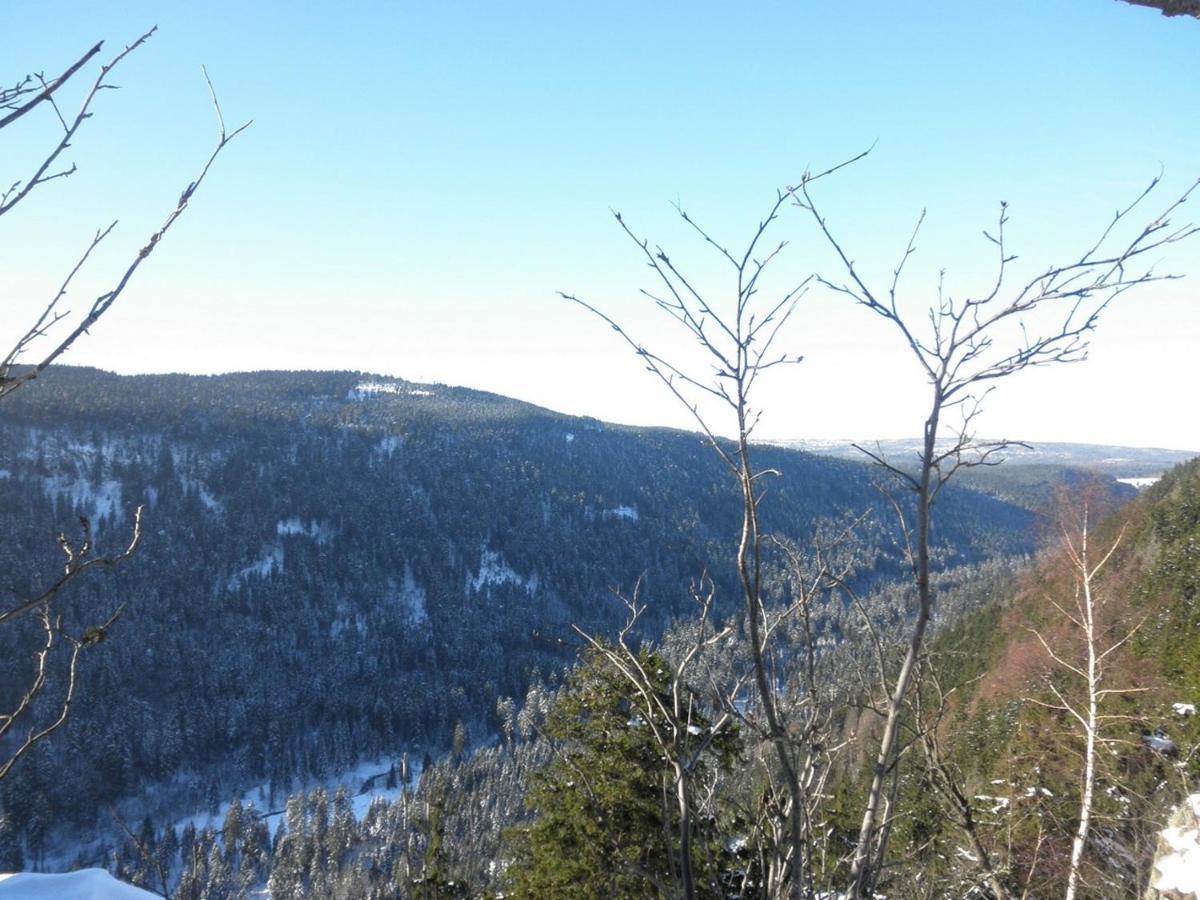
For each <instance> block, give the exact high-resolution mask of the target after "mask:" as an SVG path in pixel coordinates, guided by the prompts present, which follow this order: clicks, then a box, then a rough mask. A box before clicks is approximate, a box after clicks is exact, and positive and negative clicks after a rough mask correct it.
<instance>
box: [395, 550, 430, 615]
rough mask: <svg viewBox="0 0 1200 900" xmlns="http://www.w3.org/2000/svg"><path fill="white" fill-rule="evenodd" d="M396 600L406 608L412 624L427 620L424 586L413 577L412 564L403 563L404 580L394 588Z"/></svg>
mask: <svg viewBox="0 0 1200 900" xmlns="http://www.w3.org/2000/svg"><path fill="white" fill-rule="evenodd" d="M395 597H396V600H397V602H399V603H400V604H402V605H403V606H404V608H405V609H407V610H408V618H409V621H411V622H412V623H413V624H414V625H424V624H425V623H426V622H428V621H429V612H428V610H426V608H425V599H426V594H425V588H423V587H421V585H419V584H417V580H416V579H415V578H414V577H413V571H412V566H410V565H409V564H408V563H407V562H405V563H404V581H403V582H401V584H400V585H399V586H398V588H397V589H396V594H395Z"/></svg>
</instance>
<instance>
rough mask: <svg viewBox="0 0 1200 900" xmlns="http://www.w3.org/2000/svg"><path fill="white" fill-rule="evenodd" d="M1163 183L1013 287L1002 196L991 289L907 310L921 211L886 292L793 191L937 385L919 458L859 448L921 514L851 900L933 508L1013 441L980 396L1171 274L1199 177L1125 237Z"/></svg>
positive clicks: (839, 285)
mask: <svg viewBox="0 0 1200 900" xmlns="http://www.w3.org/2000/svg"><path fill="white" fill-rule="evenodd" d="M1159 182H1160V178H1155V179H1154V180H1153V181H1152V182H1151V183H1150V185H1149V186H1148V187H1147V188H1146V189H1145V190H1144V191H1142V192H1141V194H1139V195H1138V197H1137V198H1136V199H1135V200H1134V201H1133V202H1132V203H1131V204H1129V205H1128V206H1127V207H1125V208H1123V209H1120V210H1118V211H1117V213H1116V214H1115V216H1114V217H1113V219H1112V221H1111V222H1109V223H1108V225H1107V226H1106V227H1105V228H1103V229H1102V230H1101V232H1100V234H1099V237H1098V238H1097V239H1096V241H1095V242H1094V243H1092V244H1090V245H1089V246H1088V247H1087V248H1086V249H1085V250H1084V252H1083V253H1082V254H1081V255H1080V256H1079V257H1077V258H1075V259H1073V260H1072V261H1070V262H1067V263H1065V264H1054V265H1051V266H1049V267H1048V268H1046V269H1044V270H1042V271H1040V272H1039V273H1038V274H1036V275H1034V276H1033V277H1031V278H1028V279H1027V280H1024V281H1017V282H1016V283H1015V284H1010V282H1012V281H1013V280H1014V279H1013V276H1012V275H1011V269H1012V263H1013V262H1014V260H1015V259H1016V256H1015V255H1013V254H1012V253H1011V252H1010V250H1009V247H1008V245H1007V242H1006V236H1005V226H1006V225H1007V223H1008V209H1007V205H1006V204H1003V203H1002V204H1001V205H1000V214H999V217H998V221H997V224H996V228H995V231H994V233H993V232H988V231H985V232H984V235H985V237H986V238H987V240H988V241H989V242H990V243H991V244H992V245H993V246H994V248H995V251H996V264H995V276H994V278H993V279H992V280H991V281H990V283H989V284H988V285H987V287H986V288H985V289H984V291H983V292H982V293H981V294H979V295H975V296H968V297H966V298H965V299H956V298H955V297H954V296H952V295H951V294H949V293H948V291H947V290H946V287H945V278H944V274H945V273H944V271H943V273H942V275H941V277H939V279H938V282H937V285H936V288H935V293H934V299H933V302H932V304H931V305H930V306H928V307H927V308H924V309H918V310H916V312H915V314H910V313H909V312H907V311H906V310H904V309H903V308H902V306H901V303H900V293H899V289H900V284H901V279H902V276H903V273H904V269H905V265H906V263H907V262H908V260H909V258H910V257H911V256H912V255H913V253H914V252H915V249H916V238H917V235H918V233H919V231H920V228H921V224H922V223H923V222H924V219H925V213H924V212H922V213H921V215H920V216H919V217H918V219H917V224H916V226H915V228H914V229H913V232H912V234H911V236H910V237H909V239H908V243H907V245H906V246H905V248H904V251H903V253H902V254H901V256H900V260H899V262H898V264H897V265H896V267H895V268H894V270H893V272H892V278H891V281H890V283H888V284H887V285H886V286H885V287H884V288H883V289H882V290H881V289H879V288H878V287H872V286H871V285H869V284H868V280H867V278H866V277H865V276H864V275H863V274H862V273H861V272H860V271H859V269H858V267H857V266H856V265H855V263H854V261H853V259H854V258H853V255H852V254H851V253H850V252H849V251H848V250H847V249H846V244H845V243H844V242H843V241H842V240H841V239H839V238H838V237H836V236H835V234H834V231H833V228H832V226H831V225H830V223H829V220H828V218H827V217H826V216H825V215H824V214H823V213H822V212H820V210H819V208H818V206H817V203H816V201H815V200H814V198H813V195H812V193H811V191H810V186H811V183H812V180H811V179H805V180H803V181H802V182H801V184H800V185H799V187H797V188H795V189H793V190H792V192H791V193H792V195H793V196H794V197H795V198H796V204H797V205H798V206H799V207H800V208H801V209H803V210H805V211H807V212H808V213H809V214H810V215H811V218H812V220H813V221H814V222H815V224H816V226H817V228H818V229H819V231H820V233H821V234H822V235H823V236H824V238H825V241H826V242H827V244H828V245H829V247H830V248H831V249H832V251H833V252H834V255H835V256H836V258H837V259H838V261H839V262H840V264H841V267H842V269H843V277H842V278H839V279H837V280H833V279H830V278H827V277H820V278H819V280H820V282H821V283H822V284H823V285H824V286H825V287H826V288H828V289H830V290H832V291H834V292H836V293H838V294H841V295H843V296H846V297H848V298H850V299H851V300H852V301H854V302H855V303H856V304H858V305H860V306H862V307H863V308H865V309H867V310H869V311H870V312H871V313H873V314H875V315H877V316H879V317H880V318H881V319H883V320H884V321H886V322H887V323H889V325H891V326H892V327H894V329H895V330H896V333H897V334H898V335H899V337H900V339H901V340H902V342H903V345H904V346H905V347H906V348H907V349H908V351H909V352H910V353H911V355H912V356H913V357H914V358H915V360H916V361H917V363H918V364H919V365H920V367H921V370H922V371H923V372H924V374H925V377H926V380H927V382H928V385H929V389H930V398H929V406H928V410H929V412H928V415H927V416H926V419H925V423H924V429H923V441H922V446H921V450H920V452H919V453H918V456H917V459H916V461H915V464H910V465H905V464H901V463H897V462H894V461H892V460H889V459H887V458H885V456H884V454H883V453H882V451H881V450H879V449H878V448H877V449H875V450H871V449H869V448H864V447H860V448H859V449H860V450H861V451H862V452H863V453H864V454H865V455H866V456H867V457H868V458H869V459H871V460H872V461H873V462H874V463H875V464H876V465H878V466H879V467H880V468H882V469H883V470H884V471H885V472H887V473H888V474H889V475H890V476H891V477H892V478H893V479H894V482H895V483H896V484H897V485H899V487H900V488H901V489H902V490H903V491H906V492H908V493H910V494H911V495H913V497H914V499H915V513H914V516H915V522H909V521H908V520H907V518H906V516H905V515H904V513H903V506H902V504H900V503H899V502H894V504H893V505H894V508H895V509H896V511H897V513H898V514H899V522H900V529H901V532H902V534H903V539H904V542H905V545H906V547H907V552H908V557H909V561H910V564H911V567H912V572H913V579H914V585H915V589H916V595H917V609H916V614H915V617H914V618H913V622H912V627H911V631H910V632H909V635H908V638H907V641H906V644H907V646H906V649H905V652H904V657H903V660H902V661H901V663H900V667H899V670H898V671H897V673H896V674H895V676H894V679H893V680H892V681H891V684H890V691H889V696H888V697H887V701H886V704H885V717H884V723H883V731H882V735H881V737H880V742H879V749H878V753H877V755H876V759H875V765H874V771H873V774H872V780H871V786H870V790H869V793H868V797H867V800H866V804H865V808H864V810H863V815H862V822H861V826H860V829H859V836H858V840H857V842H856V845H855V848H854V851H853V855H852V858H851V869H850V879H851V884H850V896H851V897H853V898H861V897H867V896H870V895H871V893H872V891H873V889H874V887H875V885H876V883H877V882H878V880H879V877H880V875H881V873H882V871H883V868H884V863H885V857H886V852H887V843H888V837H889V834H890V817H889V816H886V815H884V814H882V810H883V806H884V804H885V803H886V797H885V786H886V783H887V782H888V780H889V778H890V779H893V784H894V778H895V776H896V774H897V772H898V766H899V763H900V760H899V755H898V751H899V749H900V743H899V738H900V732H901V724H902V720H903V718H904V715H905V710H906V696H907V694H908V692H909V689H910V688H911V687H912V685H913V681H914V674H915V673H916V671H917V669H918V666H919V663H920V660H921V652H922V645H923V643H924V639H925V635H926V631H927V629H928V627H929V623H930V618H931V616H932V613H933V608H934V597H933V594H932V591H931V589H930V571H931V556H930V553H931V542H932V539H931V527H932V523H933V509H934V505H935V503H936V501H937V499H938V496H939V494H940V493H941V491H942V489H943V488H944V487H945V486H946V484H947V483H949V481H950V480H951V479H952V478H953V477H954V475H955V474H956V473H957V472H959V471H960V470H962V469H965V468H972V467H976V466H988V465H996V464H998V463H999V462H1000V461H1001V457H1000V456H999V455H998V454H1001V453H1002V451H1004V450H1005V449H1006V448H1008V447H1011V446H1013V445H1014V443H1017V442H1013V441H1009V440H998V441H989V440H980V439H979V438H977V436H976V431H975V426H976V423H977V421H978V418H979V415H980V413H981V411H982V404H983V402H984V400H985V399H986V397H987V395H988V394H989V393H990V391H991V390H992V388H993V387H994V386H995V384H996V383H997V382H999V381H1001V380H1003V379H1005V378H1008V377H1009V376H1012V375H1015V374H1018V373H1020V372H1024V371H1025V370H1027V369H1032V368H1037V367H1041V366H1049V365H1057V364H1060V363H1072V362H1079V361H1082V360H1084V359H1085V358H1086V356H1087V349H1088V343H1089V340H1090V337H1091V334H1092V332H1093V331H1094V330H1095V329H1096V327H1097V325H1098V323H1099V320H1100V317H1101V314H1102V313H1103V312H1104V310H1105V309H1106V308H1107V307H1108V305H1109V304H1110V303H1111V302H1112V301H1113V300H1114V299H1115V298H1117V297H1118V296H1120V295H1121V294H1123V293H1124V292H1126V291H1128V290H1131V289H1132V288H1135V287H1139V286H1143V285H1146V284H1149V283H1151V282H1154V281H1158V280H1162V279H1165V278H1170V277H1172V276H1160V275H1156V274H1154V272H1153V270H1152V269H1151V268H1149V267H1148V266H1147V267H1140V266H1139V264H1140V263H1141V262H1142V261H1143V258H1144V257H1146V255H1147V254H1149V253H1151V252H1153V251H1156V250H1160V249H1163V248H1165V247H1167V246H1168V245H1171V244H1175V243H1178V242H1179V241H1182V240H1184V239H1186V238H1188V237H1190V236H1192V235H1193V234H1195V233H1196V231H1197V229H1196V228H1194V227H1193V226H1191V225H1184V226H1182V227H1175V226H1173V225H1172V224H1171V216H1172V215H1173V214H1174V213H1175V212H1176V211H1177V210H1178V209H1179V207H1180V206H1181V205H1182V204H1183V203H1184V202H1186V200H1187V199H1188V197H1189V196H1190V195H1191V194H1192V193H1193V191H1195V189H1196V187H1197V184H1200V182H1197V183H1193V184H1192V185H1191V186H1190V187H1188V188H1187V189H1186V190H1185V191H1184V192H1183V193H1182V195H1181V196H1179V197H1178V198H1177V199H1175V200H1174V201H1172V202H1171V203H1170V204H1168V205H1167V207H1166V208H1165V209H1164V210H1163V211H1162V212H1161V213H1159V214H1158V215H1155V216H1153V217H1152V218H1151V219H1150V220H1149V221H1148V222H1147V223H1146V224H1145V225H1143V226H1141V227H1138V228H1135V229H1134V230H1133V232H1132V234H1127V235H1126V234H1123V231H1124V227H1125V226H1127V225H1128V224H1129V220H1130V218H1131V216H1133V215H1134V214H1135V213H1136V212H1138V211H1140V207H1141V206H1142V204H1143V202H1144V201H1145V200H1146V198H1147V197H1149V196H1150V195H1151V194H1152V193H1153V192H1154V190H1155V188H1156V187H1157V186H1158V185H1159ZM952 414H957V415H958V421H957V422H955V423H953V424H951V425H950V426H949V429H948V434H949V436H948V438H947V439H943V438H942V434H943V429H945V428H946V424H947V423H946V421H945V419H946V417H947V416H948V415H952Z"/></svg>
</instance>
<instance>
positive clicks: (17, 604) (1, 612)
mask: <svg viewBox="0 0 1200 900" xmlns="http://www.w3.org/2000/svg"><path fill="white" fill-rule="evenodd" d="M156 30H157V26H156V27H155V28H151V29H150V30H149V31H147V32H146V33H145V34H143V35H141V36H140V37H139V38H138V39H137V40H135V41H133V42H132V43H131V44H129V45H128V46H126V47H125V48H124V49H123V50H121V52H119V53H117V54H116V55H115V56H113V57H112V58H111V59H110V60H109V61H108V62H107V63H103V64H101V65H100V68H99V71H98V73H97V74H96V76H95V77H94V79H93V80H92V81H91V83H90V85H89V86H88V88H87V89H86V90H85V92H84V94H83V99H82V101H81V103H80V105H79V107H78V111H77V112H75V114H74V115H73V116H67V115H64V113H63V108H62V101H63V96H64V94H65V92H66V86H67V85H68V83H69V82H71V81H72V79H74V78H75V77H76V76H78V75H79V73H80V72H83V71H85V70H86V69H87V67H88V66H89V64H90V63H91V62H92V61H93V60H94V59H95V58H96V57H97V56H99V54H100V53H101V51H102V49H103V43H98V44H96V45H95V46H93V47H91V48H90V49H88V50H87V51H86V52H85V53H83V54H82V55H80V57H79V58H78V59H77V60H75V62H73V63H72V64H70V65H69V66H67V67H66V68H65V69H64V70H63V71H62V73H61V74H59V75H58V76H57V77H52V78H49V79H48V78H47V77H46V75H45V74H44V73H42V72H37V73H33V74H30V75H26V76H25V77H24V78H22V79H20V80H18V81H17V82H16V83H15V84H14V85H13V86H12V87H7V88H0V131H3V130H4V129H7V128H11V127H13V126H14V125H16V124H18V123H22V124H24V123H28V122H31V121H33V119H32V118H29V119H26V118H25V117H26V116H29V115H30V114H38V113H45V112H49V113H51V114H53V116H54V118H55V119H56V120H57V122H58V125H59V126H60V127H61V134H60V135H59V136H58V138H57V139H56V140H55V141H54V143H53V145H52V146H50V147H49V148H48V149H47V150H46V152H45V153H44V155H42V158H41V160H40V162H38V163H37V164H36V165H35V166H34V168H33V171H32V173H31V174H29V175H27V176H26V177H23V178H20V179H18V180H16V181H14V182H12V183H11V184H10V186H9V187H8V188H7V189H3V190H0V216H4V215H8V214H9V213H11V212H12V211H13V210H14V209H16V208H17V207H18V205H19V204H21V203H22V202H23V201H25V200H26V199H28V198H29V197H30V196H31V195H32V193H33V192H34V191H35V190H37V189H39V188H41V187H42V186H44V185H46V184H47V183H49V182H51V181H56V180H59V179H65V178H68V177H69V176H71V175H73V174H74V173H75V172H76V171H77V165H76V164H75V163H74V162H72V163H70V164H69V165H67V164H66V163H65V162H64V161H63V157H64V155H65V154H66V151H67V150H68V149H69V148H70V147H71V144H72V141H73V140H74V138H75V137H76V135H77V134H78V133H79V131H80V129H81V128H82V127H83V126H84V124H85V123H86V122H87V121H88V120H90V119H91V118H92V117H93V115H94V106H95V104H96V101H97V99H98V98H99V96H100V94H101V92H103V91H106V90H110V89H113V88H115V87H117V85H115V84H113V83H112V81H111V76H112V73H113V70H114V69H115V68H116V67H117V66H118V65H119V64H120V63H121V62H122V60H124V59H125V58H126V57H127V56H128V55H129V54H131V53H133V52H134V51H135V50H137V49H138V48H139V47H141V46H142V45H143V44H145V43H146V41H148V40H149V39H150V37H151V36H152V35H153V34H154V33H155V31H156ZM204 79H205V82H206V84H207V86H208V90H209V96H210V98H211V100H212V104H213V109H214V111H215V113H216V118H217V126H218V135H217V143H216V146H215V147H214V149H213V150H212V152H211V153H210V154H209V156H208V158H207V159H206V160H205V162H204V164H203V166H202V167H201V169H200V172H199V174H198V175H197V176H196V178H195V180H194V181H192V182H190V183H189V184H188V185H187V187H186V188H184V190H183V191H182V193H180V195H179V199H178V201H176V203H175V206H174V208H173V209H172V210H171V211H170V213H169V214H168V215H167V217H166V219H165V220H164V221H163V223H162V224H161V225H160V226H159V227H158V228H157V229H156V230H155V231H154V232H153V233H151V235H150V236H149V239H148V240H147V241H146V243H145V244H144V245H143V246H142V247H141V249H140V250H139V251H138V252H137V253H136V255H135V256H134V257H133V259H132V260H131V261H130V262H129V263H128V264H127V265H126V266H125V268H124V269H123V270H121V271H120V272H119V273H118V274H117V275H116V277H115V278H114V280H113V282H112V286H111V287H110V288H109V289H108V290H106V291H105V292H103V293H101V294H99V295H97V296H95V297H94V298H92V299H91V300H90V302H89V303H88V305H87V307H86V311H85V312H84V313H83V314H82V315H81V316H75V317H73V316H72V314H71V312H70V311H69V310H66V309H64V308H63V304H64V301H65V298H66V296H67V293H68V291H69V289H70V288H71V285H72V282H73V281H74V279H75V277H76V276H77V275H78V274H79V272H80V271H81V270H82V269H83V268H84V266H85V265H86V264H87V262H88V259H89V257H90V256H91V254H92V252H93V251H94V250H95V249H96V248H97V247H98V246H99V245H100V244H101V243H102V242H103V241H104V240H105V239H106V238H108V237H109V236H110V235H111V234H112V233H113V231H114V229H115V228H116V225H117V223H116V222H115V221H114V222H112V223H111V224H110V225H108V226H107V227H104V228H101V229H99V230H97V232H96V234H95V236H94V237H93V238H92V240H91V241H90V243H89V244H88V246H87V247H86V248H85V249H84V251H83V253H82V254H81V255H80V256H79V258H78V260H77V261H76V262H75V264H74V266H73V267H72V268H71V269H70V271H69V272H68V273H67V275H66V277H65V278H64V279H63V280H62V281H61V282H60V284H59V287H58V289H57V290H56V291H55V292H54V293H53V295H52V296H51V297H50V299H49V301H48V302H47V303H46V305H45V307H44V308H43V309H42V310H41V313H40V314H39V315H38V316H37V317H36V318H35V319H34V320H33V322H32V323H31V324H30V325H29V326H28V327H27V328H25V329H24V330H23V331H21V332H20V334H19V336H18V337H17V338H16V340H15V343H14V344H13V345H12V347H11V348H10V349H9V350H8V351H7V353H5V354H4V356H3V357H0V399H3V398H5V397H7V396H9V395H10V394H12V393H13V392H14V391H16V390H19V389H20V388H22V387H24V386H25V385H27V384H28V383H29V382H31V381H33V380H34V379H35V378H37V377H38V376H39V375H41V373H42V372H44V371H45V370H46V368H47V367H49V366H50V365H51V364H52V363H53V362H54V361H55V360H57V359H58V358H59V357H61V356H62V355H63V354H64V353H65V352H66V351H67V350H69V349H70V348H71V346H72V345H74V344H75V342H76V341H77V340H79V339H80V338H81V337H82V336H83V335H84V334H86V333H87V332H88V330H89V329H90V328H92V327H93V326H95V324H96V323H97V322H98V321H99V320H100V318H101V317H102V316H104V315H105V314H106V313H108V311H109V310H110V309H111V308H112V306H113V304H114V303H116V301H117V299H118V298H119V297H120V296H121V294H122V293H123V292H124V291H125V289H126V288H127V287H128V285H129V283H130V281H131V280H132V279H133V277H134V275H135V273H136V272H137V270H138V269H139V268H140V267H141V265H142V264H143V263H144V262H145V261H146V260H147V259H148V258H149V257H150V254H151V253H153V252H154V250H155V248H156V247H157V246H158V244H159V242H160V241H161V240H162V239H163V237H164V236H165V235H166V233H167V232H168V231H169V230H170V228H171V227H172V226H173V225H174V224H175V222H176V221H177V220H178V219H179V217H180V216H181V215H183V213H184V211H185V210H186V209H187V207H188V203H189V202H190V201H191V199H192V197H193V195H194V194H195V192H196V190H197V189H198V188H199V187H200V185H201V184H202V183H203V181H204V179H205V178H206V177H207V176H208V172H209V169H210V168H211V167H212V164H213V162H215V160H216V158H217V156H218V155H219V154H220V153H221V151H222V150H224V149H225V146H226V145H227V144H228V143H229V142H230V141H231V140H233V138H235V137H236V136H237V135H238V134H240V133H241V132H242V131H243V130H244V129H245V128H247V127H248V126H249V124H250V123H249V122H247V123H245V124H244V125H241V126H239V127H238V128H235V129H234V130H232V131H227V130H226V127H225V120H224V117H223V115H222V113H221V107H220V104H219V103H218V102H217V96H216V92H215V90H213V86H212V82H211V81H210V80H209V79H208V73H207V72H204ZM73 318H74V321H72V319H73ZM141 519H142V509H141V507H138V509H137V511H136V513H135V514H134V521H133V526H132V529H131V534H130V538H129V540H128V541H127V542H126V544H125V548H124V549H123V550H122V551H120V552H119V553H116V554H113V555H108V556H103V555H99V554H97V552H96V550H95V546H94V542H93V536H92V531H91V526H90V524H89V523H88V521H87V520H86V519H83V520H82V521H81V531H82V534H81V537H80V539H79V540H78V541H70V540H68V539H67V537H66V536H65V535H60V536H59V538H58V543H59V547H60V548H61V549H62V551H63V553H64V555H65V556H66V563H65V565H64V568H63V572H62V574H61V575H60V576H59V577H58V578H57V579H56V580H55V581H53V582H52V583H51V584H49V586H47V587H44V588H42V589H37V590H33V591H21V590H18V589H16V588H9V589H8V590H7V594H8V596H9V600H8V602H7V605H5V606H4V607H0V627H4V626H9V627H10V628H11V627H12V626H13V625H14V623H16V622H18V621H19V620H22V619H23V618H25V617H27V616H33V617H35V618H36V619H37V621H38V622H39V624H40V629H39V632H40V635H41V637H40V639H39V643H38V644H37V645H36V646H34V647H31V648H30V653H31V656H32V672H31V675H30V677H29V680H28V681H27V682H26V683H25V686H24V687H18V688H16V689H15V690H14V691H13V693H12V694H7V692H6V697H5V700H6V702H7V698H8V697H12V698H13V699H12V705H11V706H9V707H8V708H7V709H5V710H4V711H3V712H0V748H7V749H4V750H3V752H0V779H3V778H4V777H5V776H6V775H7V774H8V773H9V772H10V771H11V770H12V767H13V765H15V763H16V762H17V760H18V759H20V758H21V757H22V756H24V755H25V754H26V753H28V752H29V751H30V750H31V749H32V748H33V747H34V746H35V745H36V744H37V743H38V742H39V741H41V740H43V739H44V738H46V737H48V736H49V735H50V734H52V733H53V732H54V731H55V730H56V729H58V728H59V727H61V726H62V725H63V723H64V722H66V720H67V717H68V715H69V713H70V710H71V704H72V703H73V701H74V699H75V691H76V673H77V666H78V663H79V658H80V655H81V653H82V652H84V651H86V650H88V649H89V648H92V647H94V646H96V645H97V644H99V643H100V642H101V641H103V640H104V638H105V636H106V635H107V633H108V630H109V629H110V628H111V627H112V626H113V625H114V624H115V623H116V621H117V619H118V618H119V617H120V615H121V612H122V610H123V608H124V605H123V604H120V605H117V607H116V608H115V610H114V611H113V612H111V613H110V614H108V615H105V616H103V617H101V618H100V620H99V621H98V623H97V624H95V625H93V626H91V627H88V628H86V629H84V630H83V631H82V632H81V633H72V632H69V631H68V630H66V628H65V627H64V624H63V617H62V615H61V614H60V613H59V612H58V609H57V605H58V602H59V601H60V600H61V599H62V596H63V595H64V593H65V592H66V589H67V588H68V586H69V585H70V583H71V582H72V581H74V580H75V579H76V578H78V577H80V576H81V575H83V574H84V573H85V572H88V571H91V570H94V569H112V568H114V567H116V566H118V565H120V564H121V563H124V562H125V561H126V560H128V559H129V558H130V557H131V556H132V555H133V553H134V551H135V550H136V549H137V547H138V543H139V542H140V540H141V534H142V531H141ZM60 653H65V654H66V655H65V662H64V663H63V665H62V669H61V672H59V674H61V677H62V680H63V682H64V684H63V686H62V687H61V688H60V689H58V690H57V692H55V691H54V690H53V689H52V687H51V685H52V682H54V681H55V673H56V671H57V670H58V667H57V666H56V663H55V660H56V659H57V657H58V656H59V655H60ZM46 710H49V711H50V712H49V713H48V714H47V712H46ZM19 729H20V730H22V731H23V732H24V733H23V736H21V735H19V734H18V733H17V732H18V730H19Z"/></svg>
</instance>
